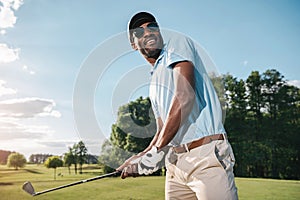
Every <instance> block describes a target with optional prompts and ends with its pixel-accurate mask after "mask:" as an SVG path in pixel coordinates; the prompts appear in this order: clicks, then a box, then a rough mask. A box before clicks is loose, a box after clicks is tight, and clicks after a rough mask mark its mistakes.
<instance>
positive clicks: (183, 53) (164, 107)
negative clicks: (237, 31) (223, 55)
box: [117, 12, 238, 200]
mask: <svg viewBox="0 0 300 200" xmlns="http://www.w3.org/2000/svg"><path fill="white" fill-rule="evenodd" d="M128 29H129V40H130V43H131V46H132V48H133V49H135V50H138V51H139V52H140V53H141V54H142V56H143V57H144V58H145V59H146V60H147V61H148V62H149V63H150V64H151V65H152V72H151V76H152V77H151V84H150V93H149V96H150V99H151V103H152V109H153V111H154V114H155V118H156V124H157V132H156V134H155V136H154V138H153V140H152V142H151V144H150V145H149V146H148V147H147V148H146V149H145V150H144V151H143V152H141V153H139V154H137V155H135V156H132V157H131V158H129V159H128V160H127V161H126V162H125V163H124V164H123V165H121V166H120V167H119V168H118V169H117V170H118V171H122V174H121V177H122V178H126V177H128V176H133V177H135V176H138V175H147V174H151V173H153V172H154V171H156V170H158V169H159V168H161V167H162V166H163V164H162V163H164V160H165V165H166V168H167V174H166V185H165V190H166V191H165V197H166V199H180V200H182V199H201V200H207V199H211V200H224V199H228V200H231V199H238V197H237V189H236V187H235V183H234V174H233V165H234V162H235V161H234V156H233V152H232V149H231V146H230V144H229V142H228V140H227V136H226V132H225V129H224V127H223V124H222V109H221V105H220V102H219V100H218V97H217V94H216V92H215V90H214V87H213V85H212V83H211V81H210V79H209V77H208V75H207V72H206V70H205V68H204V66H203V63H202V60H201V56H200V54H199V51H198V50H197V48H196V45H195V44H194V42H193V41H192V40H191V39H189V38H187V37H185V36H182V35H179V34H175V35H174V37H171V38H170V39H168V40H167V41H164V40H163V37H162V35H161V32H160V29H159V26H158V24H157V22H156V19H155V17H154V16H153V15H152V14H150V13H147V12H140V13H137V14H135V15H134V16H133V17H132V18H131V20H130V22H129V26H128Z"/></svg>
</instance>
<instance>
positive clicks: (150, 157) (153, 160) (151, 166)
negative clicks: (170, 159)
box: [118, 146, 169, 178]
mask: <svg viewBox="0 0 300 200" xmlns="http://www.w3.org/2000/svg"><path fill="white" fill-rule="evenodd" d="M168 151H169V147H164V148H162V149H161V150H159V151H158V150H157V148H156V147H155V146H153V147H152V148H151V150H150V151H148V152H147V153H145V154H144V155H143V156H141V157H138V158H136V159H132V160H130V161H129V163H128V164H127V165H126V166H125V167H124V168H123V169H122V174H121V178H126V177H129V176H133V177H136V176H138V175H149V174H152V173H153V172H155V171H157V170H158V169H160V168H162V167H163V166H164V158H165V155H166V154H167V152H168ZM123 165H124V164H123ZM123 165H122V166H123ZM119 168H120V167H119ZM119 168H118V169H119Z"/></svg>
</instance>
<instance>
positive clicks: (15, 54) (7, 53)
mask: <svg viewBox="0 0 300 200" xmlns="http://www.w3.org/2000/svg"><path fill="white" fill-rule="evenodd" d="M19 52H20V49H19V48H17V49H11V48H9V47H8V46H7V44H3V43H0V63H1V62H2V63H9V62H13V61H15V60H18V59H19Z"/></svg>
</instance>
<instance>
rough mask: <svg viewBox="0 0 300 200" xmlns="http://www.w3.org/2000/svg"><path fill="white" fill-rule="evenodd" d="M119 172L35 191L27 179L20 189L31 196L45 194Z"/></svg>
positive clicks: (115, 174)
mask: <svg viewBox="0 0 300 200" xmlns="http://www.w3.org/2000/svg"><path fill="white" fill-rule="evenodd" d="M120 174H121V172H119V171H115V172H112V173H108V174H104V175H101V176H96V177H93V178H89V179H86V180H80V181H77V182H74V183H69V184H66V185H62V186H58V187H55V188H51V189H48V190H44V191H41V192H35V191H34V188H33V186H32V184H31V183H30V182H29V181H27V182H25V183H24V184H23V186H22V189H23V190H24V191H25V192H27V193H28V194H30V195H32V196H37V195H40V194H45V193H47V192H52V191H55V190H59V189H63V188H66V187H70V186H73V185H78V184H81V183H86V182H90V181H94V180H98V179H102V178H106V177H111V176H119V175H120Z"/></svg>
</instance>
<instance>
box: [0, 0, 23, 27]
mask: <svg viewBox="0 0 300 200" xmlns="http://www.w3.org/2000/svg"><path fill="white" fill-rule="evenodd" d="M0 2H1V3H2V6H0V28H11V27H14V25H15V23H16V22H17V17H16V16H15V13H14V10H15V11H16V10H18V9H19V8H20V6H21V5H22V4H23V0H0Z"/></svg>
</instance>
